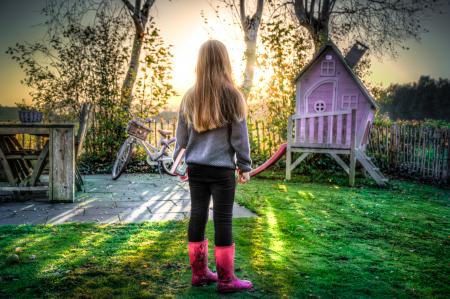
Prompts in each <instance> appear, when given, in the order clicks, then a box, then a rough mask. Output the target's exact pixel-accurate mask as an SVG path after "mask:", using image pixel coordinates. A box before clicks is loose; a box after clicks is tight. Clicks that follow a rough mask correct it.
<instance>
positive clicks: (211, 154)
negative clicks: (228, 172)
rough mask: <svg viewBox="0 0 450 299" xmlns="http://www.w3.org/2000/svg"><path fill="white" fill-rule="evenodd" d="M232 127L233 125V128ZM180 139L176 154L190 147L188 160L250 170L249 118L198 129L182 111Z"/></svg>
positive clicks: (187, 154)
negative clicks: (203, 129)
mask: <svg viewBox="0 0 450 299" xmlns="http://www.w3.org/2000/svg"><path fill="white" fill-rule="evenodd" d="M230 127H231V128H230ZM176 137H177V142H176V146H175V152H174V155H173V158H174V159H175V158H176V157H177V156H178V154H179V152H180V150H181V149H182V148H185V149H186V152H185V160H186V163H188V164H189V163H196V164H202V165H210V166H219V167H227V168H232V169H236V166H237V167H239V169H241V170H242V171H244V172H247V171H250V170H251V169H252V168H251V164H252V160H251V159H250V145H249V141H248V129H247V122H246V120H245V119H244V120H242V121H233V122H232V124H231V126H224V127H221V128H216V129H212V130H208V131H206V132H202V133H198V132H197V131H195V130H194V128H193V127H192V126H188V125H187V123H186V120H185V119H184V116H183V114H182V113H179V114H178V127H177V131H176Z"/></svg>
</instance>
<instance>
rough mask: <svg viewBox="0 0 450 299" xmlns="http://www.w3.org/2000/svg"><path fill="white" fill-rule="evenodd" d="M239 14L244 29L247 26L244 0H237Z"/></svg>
mask: <svg viewBox="0 0 450 299" xmlns="http://www.w3.org/2000/svg"><path fill="white" fill-rule="evenodd" d="M239 15H240V17H241V24H242V28H244V30H245V28H246V27H247V22H246V18H247V16H246V15H245V0H239Z"/></svg>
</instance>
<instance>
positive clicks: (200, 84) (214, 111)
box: [180, 40, 247, 132]
mask: <svg viewBox="0 0 450 299" xmlns="http://www.w3.org/2000/svg"><path fill="white" fill-rule="evenodd" d="M196 74H197V80H196V82H195V85H194V86H193V87H192V88H191V89H190V90H189V91H188V92H186V94H185V96H184V97H183V100H182V101H181V107H180V109H181V113H182V114H183V116H184V118H185V119H186V121H187V123H188V124H191V125H192V126H193V128H194V130H196V131H197V132H204V131H207V130H211V129H215V128H220V127H222V126H224V125H226V124H227V123H229V122H231V121H233V120H243V119H244V118H245V116H246V113H247V107H246V103H245V101H244V98H243V96H242V94H241V92H239V90H238V89H237V87H236V85H235V84H234V82H233V79H232V72H231V63H230V58H229V57H228V52H227V49H226V48H225V45H224V44H223V43H221V42H220V41H218V40H208V41H207V42H205V43H204V44H203V45H202V46H201V48H200V51H199V55H198V61H197V67H196Z"/></svg>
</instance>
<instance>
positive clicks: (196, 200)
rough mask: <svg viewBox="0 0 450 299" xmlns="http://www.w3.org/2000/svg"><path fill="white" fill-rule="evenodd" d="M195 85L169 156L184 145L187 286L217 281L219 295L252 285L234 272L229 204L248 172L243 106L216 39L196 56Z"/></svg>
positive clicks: (182, 108) (182, 109) (184, 104)
mask: <svg viewBox="0 0 450 299" xmlns="http://www.w3.org/2000/svg"><path fill="white" fill-rule="evenodd" d="M196 77H197V80H196V83H195V85H194V86H193V87H192V88H191V89H190V90H189V91H188V92H187V93H186V94H185V95H184V97H183V99H182V101H181V106H180V112H179V119H178V127H177V131H176V137H177V144H176V147H175V151H174V157H177V156H178V154H179V152H180V150H181V149H182V148H185V149H186V151H185V161H186V164H187V166H188V172H189V189H190V193H191V217H190V220H189V229H188V241H189V242H188V251H189V261H190V265H191V269H192V285H195V286H197V285H203V284H210V283H213V282H218V283H217V290H218V291H219V292H221V293H224V292H235V291H239V290H246V289H250V288H252V283H251V282H250V281H247V280H240V279H238V278H237V277H236V276H235V275H234V253H235V245H234V241H233V238H232V217H233V202H234V193H235V188H236V179H235V171H236V167H237V168H238V182H240V183H246V182H248V181H249V179H250V175H249V172H250V170H251V162H252V161H251V159H250V146H249V141H248V131H247V123H246V105H245V101H244V99H243V96H242V94H241V93H240V92H239V91H238V89H237V88H236V86H235V85H234V83H233V80H232V74H231V64H230V60H229V57H228V52H227V50H226V48H225V46H224V44H222V43H221V42H219V41H217V40H209V41H207V42H205V43H204V44H203V45H202V46H201V48H200V52H199V55H198V61H197V67H196ZM211 196H212V198H213V206H214V208H213V217H214V231H215V237H214V242H215V247H214V255H215V258H216V269H217V274H216V273H213V272H211V271H210V270H209V269H208V265H207V264H208V240H207V239H205V227H206V223H207V222H208V210H209V204H210V198H211Z"/></svg>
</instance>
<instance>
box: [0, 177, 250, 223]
mask: <svg viewBox="0 0 450 299" xmlns="http://www.w3.org/2000/svg"><path fill="white" fill-rule="evenodd" d="M0 200H1V199H0ZM189 210H190V198H189V186H188V184H187V183H182V182H180V181H179V180H178V179H177V178H173V177H169V176H163V177H162V178H161V177H160V176H159V175H157V174H124V175H122V176H121V177H120V178H119V179H118V180H116V181H113V180H111V176H110V175H89V176H85V192H79V193H77V197H76V202H74V203H55V204H52V203H48V202H44V201H36V200H29V201H21V202H18V201H4V202H1V201H0V225H2V224H44V223H47V224H60V223H65V222H97V223H128V222H141V221H164V220H181V219H184V218H186V217H189ZM254 216H256V215H255V214H254V213H252V212H251V211H249V210H247V209H246V208H244V207H241V206H239V205H238V204H235V206H234V217H236V218H239V217H254ZM210 218H211V219H212V205H211V207H210Z"/></svg>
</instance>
